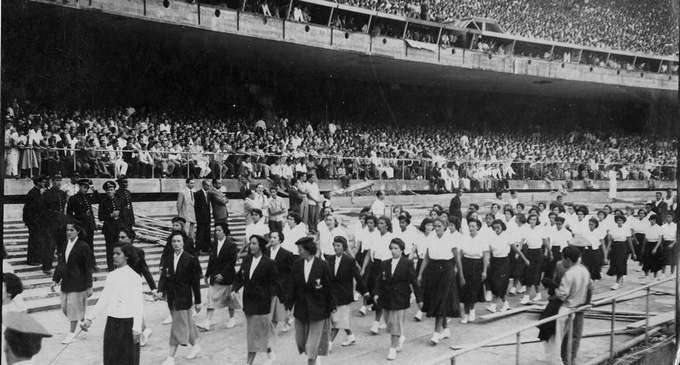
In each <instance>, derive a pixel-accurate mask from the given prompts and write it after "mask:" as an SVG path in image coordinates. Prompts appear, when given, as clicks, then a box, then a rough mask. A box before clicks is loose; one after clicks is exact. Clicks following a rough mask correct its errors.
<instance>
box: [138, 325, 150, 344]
mask: <svg viewBox="0 0 680 365" xmlns="http://www.w3.org/2000/svg"><path fill="white" fill-rule="evenodd" d="M152 333H153V330H152V329H151V328H147V329H145V330H144V331H142V335H141V336H140V339H139V346H141V347H144V346H146V344H147V343H149V337H151V334H152Z"/></svg>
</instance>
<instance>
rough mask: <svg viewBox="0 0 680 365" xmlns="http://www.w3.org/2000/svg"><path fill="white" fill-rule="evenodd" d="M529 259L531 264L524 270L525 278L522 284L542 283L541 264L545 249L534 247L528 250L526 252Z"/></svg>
mask: <svg viewBox="0 0 680 365" xmlns="http://www.w3.org/2000/svg"><path fill="white" fill-rule="evenodd" d="M525 255H526V257H527V260H529V266H528V267H527V268H526V270H525V271H524V278H523V280H522V284H523V285H526V286H529V285H540V284H541V265H542V263H543V249H541V248H532V249H529V250H527V253H526V254H525Z"/></svg>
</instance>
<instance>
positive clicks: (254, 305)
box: [233, 255, 279, 315]
mask: <svg viewBox="0 0 680 365" xmlns="http://www.w3.org/2000/svg"><path fill="white" fill-rule="evenodd" d="M252 263H253V257H252V256H248V257H246V258H244V259H243V264H241V269H240V270H239V271H238V274H237V275H236V279H235V280H234V288H233V291H238V290H239V289H241V288H243V313H245V314H247V315H262V314H269V312H270V311H271V306H272V296H273V293H274V291H276V287H277V286H279V281H278V278H279V276H278V273H277V271H276V263H275V262H274V260H272V259H270V258H269V257H267V256H264V255H262V258H261V259H260V263H259V264H258V265H257V267H256V268H255V271H253V276H252V277H250V266H251V265H252Z"/></svg>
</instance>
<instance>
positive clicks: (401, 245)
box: [390, 238, 406, 251]
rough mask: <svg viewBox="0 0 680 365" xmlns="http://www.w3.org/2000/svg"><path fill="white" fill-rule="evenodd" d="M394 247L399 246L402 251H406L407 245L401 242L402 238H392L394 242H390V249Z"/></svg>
mask: <svg viewBox="0 0 680 365" xmlns="http://www.w3.org/2000/svg"><path fill="white" fill-rule="evenodd" d="M392 245H397V246H399V248H400V249H401V250H402V251H404V250H405V249H406V244H405V243H404V241H402V240H401V238H392V241H390V247H392Z"/></svg>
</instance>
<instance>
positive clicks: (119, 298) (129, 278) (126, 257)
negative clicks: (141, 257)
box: [82, 242, 144, 365]
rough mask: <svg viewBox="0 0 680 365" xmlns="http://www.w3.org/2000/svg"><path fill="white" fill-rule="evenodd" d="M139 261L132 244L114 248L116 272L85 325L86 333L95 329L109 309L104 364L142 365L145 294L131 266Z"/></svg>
mask: <svg viewBox="0 0 680 365" xmlns="http://www.w3.org/2000/svg"><path fill="white" fill-rule="evenodd" d="M136 260H137V258H136V254H135V250H134V249H133V248H132V245H130V244H126V243H120V242H118V243H116V244H114V246H113V265H114V267H115V270H113V271H112V272H111V273H110V274H109V275H108V276H107V277H106V283H104V290H103V291H102V295H101V297H100V298H99V301H98V302H97V305H96V306H95V307H94V310H92V312H90V314H89V315H88V316H87V319H86V320H85V322H84V323H83V325H82V327H83V329H84V330H87V329H89V328H90V327H91V326H92V320H93V319H95V318H97V315H98V314H99V313H101V312H102V311H103V310H104V309H105V308H106V309H107V313H108V318H107V319H106V328H105V329H104V365H137V364H139V340H140V335H141V332H142V315H143V313H144V294H143V293H142V278H141V277H140V276H139V274H138V273H137V272H135V271H134V270H133V269H132V268H131V267H130V264H133V263H134V262H135V261H136Z"/></svg>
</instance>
